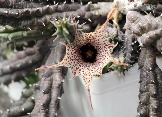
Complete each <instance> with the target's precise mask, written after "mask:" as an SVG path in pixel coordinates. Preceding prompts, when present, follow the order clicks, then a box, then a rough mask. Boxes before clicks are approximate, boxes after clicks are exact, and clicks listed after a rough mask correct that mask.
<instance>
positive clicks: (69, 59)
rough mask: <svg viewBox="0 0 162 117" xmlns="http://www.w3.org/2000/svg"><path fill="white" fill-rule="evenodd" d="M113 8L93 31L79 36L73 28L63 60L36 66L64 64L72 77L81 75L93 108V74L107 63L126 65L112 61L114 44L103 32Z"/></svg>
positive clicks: (100, 72) (98, 73)
mask: <svg viewBox="0 0 162 117" xmlns="http://www.w3.org/2000/svg"><path fill="white" fill-rule="evenodd" d="M114 11H115V9H113V10H112V11H111V12H110V13H109V14H108V17H107V20H106V22H105V23H104V24H103V25H102V26H101V28H100V29H98V30H96V31H95V32H90V33H83V32H82V36H80V35H79V34H78V33H77V31H76V29H75V28H76V27H74V29H75V33H76V34H75V39H74V41H73V42H72V43H71V44H65V46H66V55H65V57H64V58H63V60H62V61H61V62H60V63H58V64H56V65H52V66H46V67H41V68H37V69H36V70H39V69H44V68H52V67H59V66H65V67H70V68H71V69H72V74H73V78H75V77H76V76H82V77H83V79H84V82H85V84H86V88H87V90H88V93H89V99H90V103H91V107H92V110H93V106H92V102H91V95H90V83H91V81H92V77H93V76H94V75H99V76H101V75H102V70H103V68H104V67H105V66H106V65H107V64H108V63H109V62H113V63H114V64H117V65H127V64H125V63H117V62H115V61H114V59H113V57H112V55H111V53H112V52H113V49H114V48H115V47H116V45H113V44H111V43H110V42H108V39H107V37H106V34H105V28H106V26H107V24H108V22H109V19H110V18H111V16H112V15H113V13H114Z"/></svg>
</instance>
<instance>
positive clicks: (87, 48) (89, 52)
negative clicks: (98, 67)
mask: <svg viewBox="0 0 162 117" xmlns="http://www.w3.org/2000/svg"><path fill="white" fill-rule="evenodd" d="M80 54H81V56H82V59H83V60H84V61H85V62H90V63H93V62H95V61H96V56H97V50H96V49H95V48H94V46H92V45H91V44H90V43H87V44H86V45H83V46H82V47H81V48H80Z"/></svg>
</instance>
